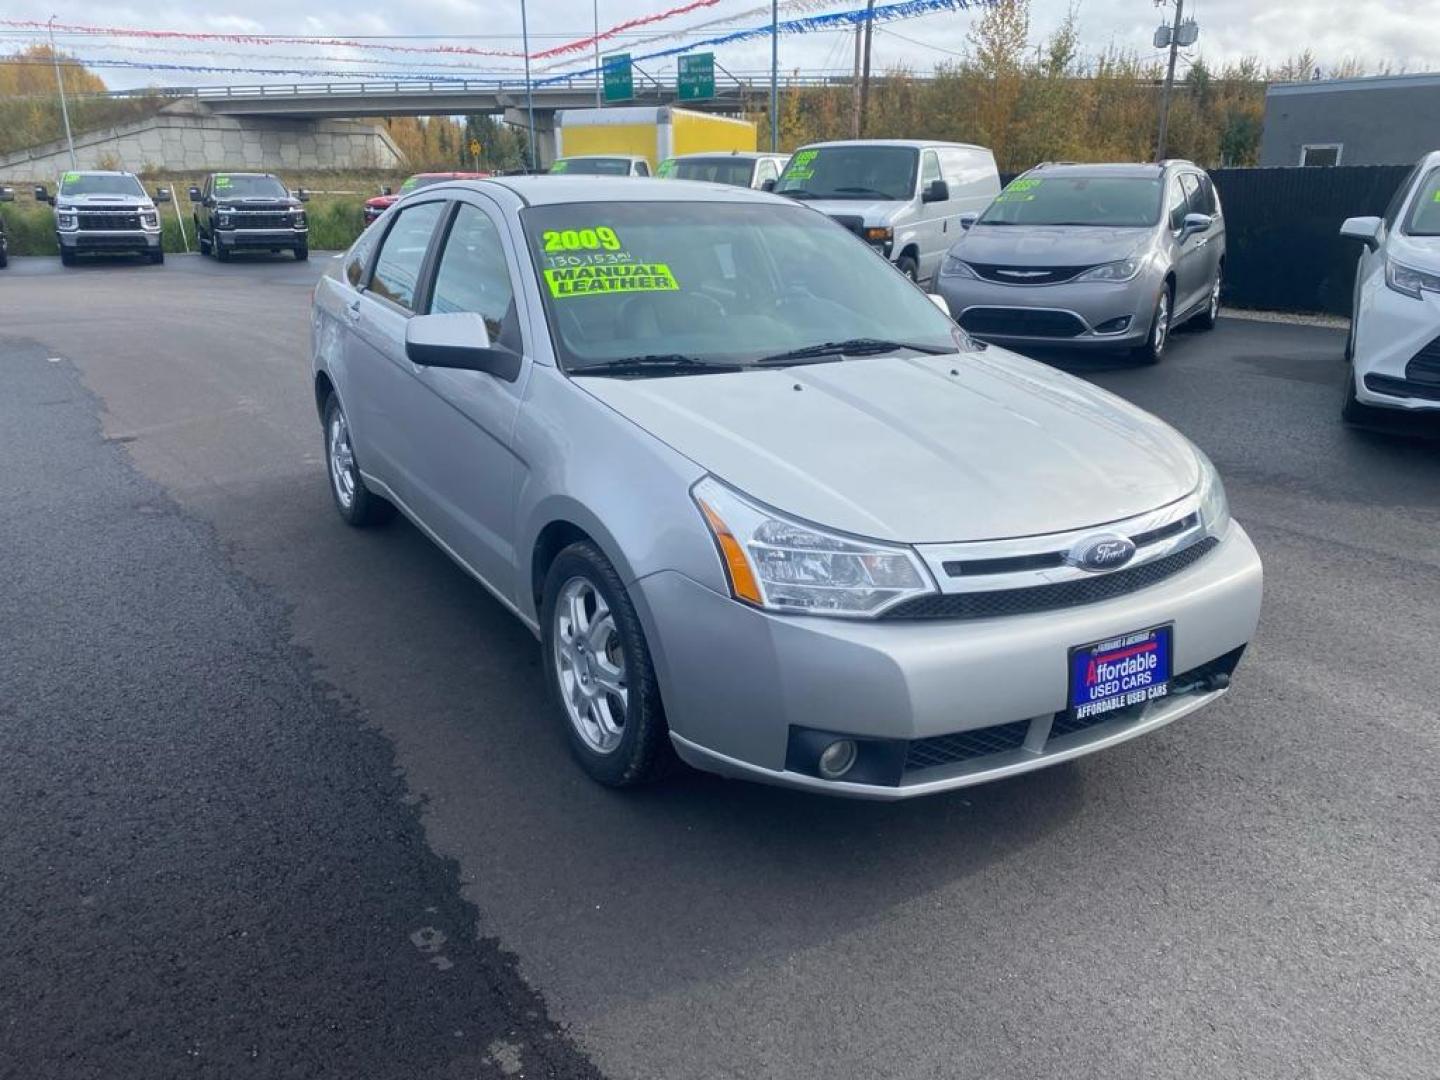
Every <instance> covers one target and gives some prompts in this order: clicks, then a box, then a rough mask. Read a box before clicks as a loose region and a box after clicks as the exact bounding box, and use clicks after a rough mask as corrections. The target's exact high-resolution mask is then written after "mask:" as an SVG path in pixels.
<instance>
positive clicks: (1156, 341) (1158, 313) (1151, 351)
mask: <svg viewBox="0 0 1440 1080" xmlns="http://www.w3.org/2000/svg"><path fill="white" fill-rule="evenodd" d="M1170 304H1171V297H1170V285H1169V284H1168V283H1167V284H1166V285H1165V287H1164V288H1162V289H1161V290H1160V295H1159V297H1157V298H1156V300H1155V313H1154V314H1153V315H1152V316H1151V319H1150V334H1149V336H1148V337H1146V338H1145V344H1144V345H1141V346H1139V347H1138V348H1136V349H1135V350H1134V352H1132V353H1131V355H1132V356H1133V357H1134V358H1135V361H1136V363H1139V364H1158V363H1159V362H1160V360H1161V358H1162V357H1163V356H1164V355H1165V346H1166V345H1167V344H1169V342H1170Z"/></svg>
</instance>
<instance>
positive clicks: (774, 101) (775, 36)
mask: <svg viewBox="0 0 1440 1080" xmlns="http://www.w3.org/2000/svg"><path fill="white" fill-rule="evenodd" d="M779 149H780V0H770V152H771V153H772V154H774V153H776V152H778V151H779Z"/></svg>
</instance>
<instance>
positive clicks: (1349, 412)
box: [1340, 363, 1384, 428]
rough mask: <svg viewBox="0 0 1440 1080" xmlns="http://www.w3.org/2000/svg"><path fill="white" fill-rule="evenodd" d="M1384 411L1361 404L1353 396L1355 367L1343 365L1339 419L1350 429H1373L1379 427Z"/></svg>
mask: <svg viewBox="0 0 1440 1080" xmlns="http://www.w3.org/2000/svg"><path fill="white" fill-rule="evenodd" d="M1383 418H1384V410H1382V409H1377V408H1375V407H1374V406H1373V405H1366V404H1363V403H1362V402H1361V401H1360V400H1359V399H1358V398H1357V397H1356V396H1355V365H1354V364H1353V363H1351V364H1346V365H1345V401H1344V403H1343V404H1342V405H1341V406H1340V419H1341V420H1343V421H1345V423H1347V424H1349V425H1350V426H1351V427H1364V428H1374V427H1379V426H1381V420H1382V419H1383Z"/></svg>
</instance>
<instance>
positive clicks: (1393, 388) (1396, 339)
mask: <svg viewBox="0 0 1440 1080" xmlns="http://www.w3.org/2000/svg"><path fill="white" fill-rule="evenodd" d="M1420 295H1421V299H1419V300H1415V299H1413V298H1411V297H1409V296H1405V295H1403V294H1401V293H1398V292H1396V291H1395V290H1394V289H1391V288H1390V287H1389V286H1387V285H1386V284H1385V283H1384V280H1383V275H1376V278H1375V279H1372V280H1371V281H1370V282H1367V284H1366V285H1365V287H1364V288H1363V289H1362V290H1361V295H1360V311H1359V316H1358V319H1357V322H1356V324H1355V343H1354V368H1355V399H1356V400H1357V401H1359V402H1360V403H1361V404H1363V405H1371V406H1376V407H1379V408H1386V409H1397V410H1404V411H1407V412H1436V411H1440V381H1437V373H1440V363H1436V362H1435V361H1427V360H1426V359H1425V358H1424V356H1425V355H1428V354H1430V353H1434V354H1436V355H1437V356H1440V296H1437V295H1435V294H1434V293H1429V292H1426V293H1421V294H1420Z"/></svg>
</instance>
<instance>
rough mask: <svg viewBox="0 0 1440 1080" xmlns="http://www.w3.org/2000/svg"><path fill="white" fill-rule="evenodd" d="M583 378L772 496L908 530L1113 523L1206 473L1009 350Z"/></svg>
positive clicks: (826, 513)
mask: <svg viewBox="0 0 1440 1080" xmlns="http://www.w3.org/2000/svg"><path fill="white" fill-rule="evenodd" d="M576 383H577V385H579V386H581V387H583V388H584V389H585V390H586V391H588V392H589V393H591V394H593V395H594V396H595V397H597V398H599V399H600V400H601V401H603V402H605V403H606V404H607V405H609V406H610V407H611V408H613V409H615V410H616V411H618V412H620V413H621V414H623V415H624V416H626V417H628V418H629V419H630V420H632V421H633V422H634V423H635V424H637V425H638V426H640V427H641V428H643V429H644V430H645V431H648V432H649V433H650V434H652V435H654V436H655V437H656V438H658V439H660V440H662V441H663V442H665V443H667V444H668V445H670V446H671V447H672V448H674V449H675V450H677V451H678V452H679V453H681V454H684V455H685V456H686V457H688V458H689V459H690V460H692V461H694V462H695V463H696V464H698V465H699V466H700V467H701V468H703V469H705V470H706V471H708V472H709V473H711V474H712V475H714V476H716V477H718V478H719V479H721V480H723V481H725V482H726V483H728V484H730V485H732V486H733V487H735V488H737V489H739V490H740V491H743V492H745V493H747V494H749V495H750V496H752V497H754V498H756V499H759V500H760V501H762V502H764V503H767V504H769V505H770V506H772V507H775V508H776V509H779V510H783V511H785V512H786V513H789V514H793V515H796V516H799V517H801V518H804V519H806V520H808V521H811V522H814V523H816V524H819V525H825V526H828V527H830V528H833V529H839V530H842V531H844V532H848V533H852V534H855V535H858V536H867V537H873V538H875V539H884V540H897V541H903V542H908V543H945V542H959V541H969V540H989V539H999V538H1008V537H1018V536H1032V535H1037V534H1041V533H1050V532H1060V531H1063V530H1067V529H1079V528H1085V527H1086V526H1091V525H1100V524H1103V523H1105V522H1110V521H1115V520H1118V519H1120V518H1126V517H1131V516H1134V515H1136V514H1141V513H1144V512H1146V511H1149V510H1153V509H1155V508H1157V507H1160V506H1164V505H1166V504H1168V503H1171V502H1173V501H1175V500H1176V499H1179V498H1182V497H1183V496H1185V495H1186V494H1188V493H1189V492H1191V491H1192V490H1194V488H1195V487H1196V485H1197V484H1198V483H1199V481H1200V466H1199V463H1198V460H1197V458H1196V455H1195V452H1194V450H1193V448H1192V447H1191V446H1190V444H1189V443H1188V442H1187V441H1186V440H1185V438H1184V437H1183V436H1181V435H1180V434H1179V433H1178V432H1176V431H1175V430H1174V429H1172V428H1170V427H1169V426H1168V425H1166V424H1164V423H1163V422H1161V421H1160V420H1158V419H1156V418H1155V417H1153V416H1150V415H1149V414H1148V413H1145V412H1142V411H1141V410H1140V409H1137V408H1135V407H1134V406H1132V405H1130V404H1128V403H1126V402H1125V401H1122V400H1121V399H1120V398H1117V397H1115V396H1114V395H1112V394H1109V393H1107V392H1106V391H1104V390H1101V389H1099V388H1097V387H1094V386H1091V385H1090V384H1089V383H1086V382H1082V381H1081V380H1079V379H1076V378H1072V377H1071V376H1068V375H1064V374H1062V373H1060V372H1057V371H1054V370H1052V369H1050V368H1047V367H1045V366H1044V365H1041V364H1037V363H1035V362H1033V361H1030V360H1026V359H1024V358H1022V357H1019V356H1016V355H1014V354H1013V353H1007V352H1006V351H1004V350H1002V349H996V348H993V347H992V348H990V349H987V350H984V351H977V352H973V353H962V354H959V355H954V356H938V357H932V356H925V357H917V358H914V359H900V358H896V357H872V358H865V359H856V360H847V361H842V362H838V363H829V364H812V365H806V366H802V367H792V368H786V369H780V370H774V371H754V370H751V371H744V372H736V373H733V374H717V375H694V376H681V377H668V378H652V379H613V378H601V377H592V378H584V377H578V378H577V379H576Z"/></svg>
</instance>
